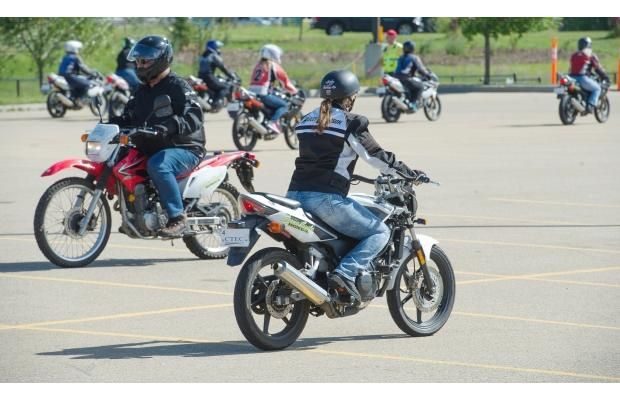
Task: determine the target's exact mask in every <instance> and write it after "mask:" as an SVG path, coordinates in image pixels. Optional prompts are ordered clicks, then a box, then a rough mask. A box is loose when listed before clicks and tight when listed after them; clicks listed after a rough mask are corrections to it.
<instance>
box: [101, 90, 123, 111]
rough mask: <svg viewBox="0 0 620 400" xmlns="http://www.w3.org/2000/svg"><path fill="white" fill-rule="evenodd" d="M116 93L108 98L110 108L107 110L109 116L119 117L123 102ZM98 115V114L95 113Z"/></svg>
mask: <svg viewBox="0 0 620 400" xmlns="http://www.w3.org/2000/svg"><path fill="white" fill-rule="evenodd" d="M120 97H121V96H119V95H118V94H117V93H114V94H113V95H112V97H111V98H110V109H109V111H108V113H109V115H110V117H120V116H121V115H123V111H124V110H125V103H124V102H123V101H122V100H121V99H120ZM97 116H99V114H97Z"/></svg>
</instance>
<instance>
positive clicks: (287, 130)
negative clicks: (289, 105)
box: [282, 111, 301, 150]
mask: <svg viewBox="0 0 620 400" xmlns="http://www.w3.org/2000/svg"><path fill="white" fill-rule="evenodd" d="M299 121H301V111H300V112H298V113H297V114H295V115H294V116H293V117H292V118H291V119H288V120H285V121H283V122H285V123H283V124H282V130H283V131H284V140H286V144H287V145H288V147H289V148H291V149H292V150H297V149H298V148H299V138H298V137H297V134H296V133H295V126H296V125H297V123H299Z"/></svg>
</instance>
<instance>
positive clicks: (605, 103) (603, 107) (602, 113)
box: [594, 96, 610, 124]
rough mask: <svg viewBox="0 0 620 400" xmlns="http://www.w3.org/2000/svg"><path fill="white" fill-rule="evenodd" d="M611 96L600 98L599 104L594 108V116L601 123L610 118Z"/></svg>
mask: <svg viewBox="0 0 620 400" xmlns="http://www.w3.org/2000/svg"><path fill="white" fill-rule="evenodd" d="M609 111H610V108H609V98H608V97H607V96H605V97H602V98H601V99H600V100H599V106H598V107H596V109H595V110H594V118H596V120H597V121H598V122H600V123H601V124H603V123H605V122H607V119H609Z"/></svg>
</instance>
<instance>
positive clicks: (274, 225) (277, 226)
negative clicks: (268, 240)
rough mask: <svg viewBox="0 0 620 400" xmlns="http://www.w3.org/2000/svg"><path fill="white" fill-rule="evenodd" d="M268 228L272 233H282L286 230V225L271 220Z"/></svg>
mask: <svg viewBox="0 0 620 400" xmlns="http://www.w3.org/2000/svg"><path fill="white" fill-rule="evenodd" d="M267 230H268V231H269V232H271V233H282V232H284V225H282V224H281V223H279V222H275V221H271V222H270V223H268V224H267Z"/></svg>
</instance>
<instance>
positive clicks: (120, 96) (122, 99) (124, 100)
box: [114, 92, 129, 104]
mask: <svg viewBox="0 0 620 400" xmlns="http://www.w3.org/2000/svg"><path fill="white" fill-rule="evenodd" d="M114 98H115V99H118V100H120V102H121V103H123V104H127V102H128V101H129V97H127V96H125V95H124V94H123V93H121V92H116V93H115V94H114Z"/></svg>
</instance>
